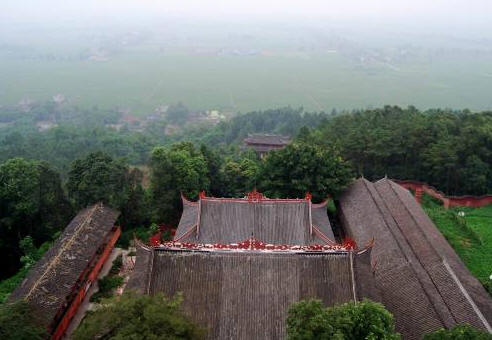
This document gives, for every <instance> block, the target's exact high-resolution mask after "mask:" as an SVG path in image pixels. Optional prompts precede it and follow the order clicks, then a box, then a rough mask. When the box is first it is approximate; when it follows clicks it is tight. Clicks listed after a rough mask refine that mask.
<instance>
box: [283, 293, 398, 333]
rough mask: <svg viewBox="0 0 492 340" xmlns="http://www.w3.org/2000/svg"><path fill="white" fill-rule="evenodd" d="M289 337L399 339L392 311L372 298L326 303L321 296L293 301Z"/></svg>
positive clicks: (288, 328) (288, 321) (289, 314)
mask: <svg viewBox="0 0 492 340" xmlns="http://www.w3.org/2000/svg"><path fill="white" fill-rule="evenodd" d="M287 338H288V339H289V340H314V339H316V340H324V339H326V340H328V339H340V340H351V339H353V340H360V339H368V340H369V339H387V340H390V339H400V335H399V334H398V333H396V332H395V326H394V321H393V315H391V313H390V312H388V311H387V310H386V309H385V308H384V306H383V305H382V304H379V303H375V302H372V301H369V300H364V301H362V302H359V303H354V302H347V303H344V304H342V305H338V306H334V307H326V308H325V307H324V306H323V304H322V303H321V301H320V300H304V301H299V302H296V303H294V304H292V305H291V306H290V308H289V312H288V317H287Z"/></svg>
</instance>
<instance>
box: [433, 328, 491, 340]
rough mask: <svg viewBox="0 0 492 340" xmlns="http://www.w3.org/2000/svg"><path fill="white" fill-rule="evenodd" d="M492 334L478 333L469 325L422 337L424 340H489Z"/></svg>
mask: <svg viewBox="0 0 492 340" xmlns="http://www.w3.org/2000/svg"><path fill="white" fill-rule="evenodd" d="M491 339H492V334H489V333H486V332H484V331H479V330H477V329H475V328H473V327H471V326H470V325H467V324H461V325H456V326H454V327H453V328H451V329H439V330H437V331H435V332H432V333H429V334H426V335H424V340H491Z"/></svg>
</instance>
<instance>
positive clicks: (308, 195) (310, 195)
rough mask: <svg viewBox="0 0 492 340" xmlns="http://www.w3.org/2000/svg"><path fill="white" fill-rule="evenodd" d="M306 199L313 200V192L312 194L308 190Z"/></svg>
mask: <svg viewBox="0 0 492 340" xmlns="http://www.w3.org/2000/svg"><path fill="white" fill-rule="evenodd" d="M304 198H305V200H306V201H311V199H312V198H313V194H311V193H310V192H309V191H307V192H306V196H305V197H304Z"/></svg>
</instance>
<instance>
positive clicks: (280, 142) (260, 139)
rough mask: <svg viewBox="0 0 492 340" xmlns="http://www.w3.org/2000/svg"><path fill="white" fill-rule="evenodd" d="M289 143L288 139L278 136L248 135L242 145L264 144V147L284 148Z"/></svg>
mask: <svg viewBox="0 0 492 340" xmlns="http://www.w3.org/2000/svg"><path fill="white" fill-rule="evenodd" d="M289 142H290V138H289V137H287V136H279V135H250V136H248V137H247V138H245V139H244V143H245V144H248V145H252V144H264V145H277V146H284V145H287V144H289Z"/></svg>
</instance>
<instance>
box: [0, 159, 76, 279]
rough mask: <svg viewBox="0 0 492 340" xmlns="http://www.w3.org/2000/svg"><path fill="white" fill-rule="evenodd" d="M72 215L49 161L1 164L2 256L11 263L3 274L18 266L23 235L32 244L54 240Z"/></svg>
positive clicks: (0, 216) (16, 161) (0, 251)
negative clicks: (52, 238) (55, 235)
mask: <svg viewBox="0 0 492 340" xmlns="http://www.w3.org/2000/svg"><path fill="white" fill-rule="evenodd" d="M71 215H72V209H71V206H70V204H69V202H68V201H67V199H66V197H65V194H64V192H63V189H62V186H61V180H60V176H59V175H58V173H57V172H56V171H55V170H53V169H52V168H51V167H50V166H49V165H48V164H47V163H45V162H39V161H32V160H25V159H22V158H13V159H11V160H8V161H6V162H5V163H3V164H1V165H0V256H2V258H3V259H4V260H5V262H6V263H9V266H7V267H6V268H4V272H3V273H2V274H3V276H6V275H12V274H13V273H14V271H15V269H18V267H19V265H20V262H19V259H20V256H21V248H20V247H19V243H20V241H21V240H22V239H24V237H26V236H30V237H31V238H32V239H31V241H32V242H31V245H32V246H33V247H34V245H40V244H42V243H43V242H45V241H48V240H51V237H52V235H53V234H54V233H56V232H57V231H60V230H62V228H63V227H64V226H65V225H66V223H67V222H68V221H69V219H70V217H71ZM26 260H27V259H26Z"/></svg>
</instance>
